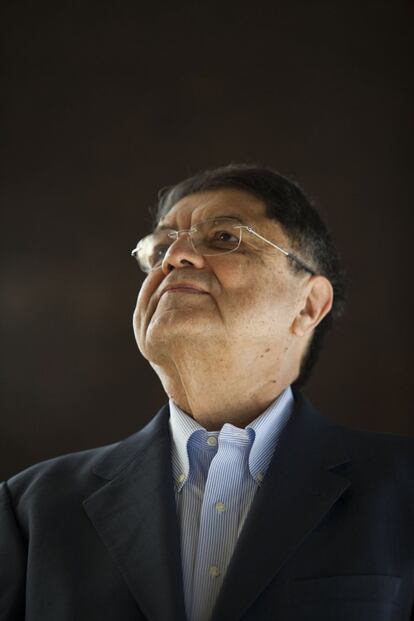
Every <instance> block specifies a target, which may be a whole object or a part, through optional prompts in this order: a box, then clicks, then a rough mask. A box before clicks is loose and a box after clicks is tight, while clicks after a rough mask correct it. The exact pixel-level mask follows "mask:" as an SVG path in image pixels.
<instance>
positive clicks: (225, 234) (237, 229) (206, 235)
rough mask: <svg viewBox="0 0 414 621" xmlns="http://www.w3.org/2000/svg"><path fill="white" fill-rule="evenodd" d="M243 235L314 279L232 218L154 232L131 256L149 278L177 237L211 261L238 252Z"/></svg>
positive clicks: (297, 261) (264, 239)
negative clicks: (282, 257)
mask: <svg viewBox="0 0 414 621" xmlns="http://www.w3.org/2000/svg"><path fill="white" fill-rule="evenodd" d="M243 231H246V233H248V234H250V235H254V236H256V237H258V238H259V239H261V240H262V241H264V242H265V243H266V244H270V246H272V247H273V248H276V250H279V251H280V252H281V253H282V254H284V255H285V256H286V257H288V258H289V259H290V260H291V261H293V262H294V263H296V264H297V265H298V267H300V268H301V269H303V270H305V271H306V272H309V273H310V274H313V275H315V274H316V272H315V271H314V270H313V269H311V268H310V267H308V266H307V265H306V264H305V263H304V262H303V261H301V259H299V258H298V257H296V256H295V255H293V254H292V253H291V252H288V251H287V250H284V249H283V248H281V247H280V246H278V245H277V244H274V243H273V242H271V241H269V240H268V239H266V238H265V237H263V236H262V235H260V234H259V233H257V232H256V231H255V230H254V229H253V228H252V227H251V226H247V225H244V224H238V223H237V221H235V220H234V219H233V218H214V219H210V220H205V221H204V222H199V223H198V224H196V225H195V226H192V227H191V228H190V229H181V230H180V231H176V230H173V229H168V228H165V229H164V228H160V229H157V230H155V231H154V232H153V233H151V234H150V235H147V236H146V237H144V238H143V239H141V241H139V242H138V244H137V246H136V248H134V250H133V251H132V252H131V256H133V257H135V259H136V260H137V262H138V265H139V267H140V268H141V270H142V271H143V272H145V273H146V274H148V273H149V272H152V271H153V270H156V269H159V268H160V267H161V265H162V262H163V260H164V258H165V255H166V254H167V252H168V249H169V248H170V246H171V245H172V244H173V243H174V242H175V241H176V240H177V239H178V238H179V236H180V235H188V237H189V238H190V242H191V245H192V247H193V249H194V251H195V252H196V253H197V254H200V255H202V256H204V257H213V256H217V255H221V254H230V253H232V252H236V251H237V250H238V249H239V248H240V244H241V242H242V235H243Z"/></svg>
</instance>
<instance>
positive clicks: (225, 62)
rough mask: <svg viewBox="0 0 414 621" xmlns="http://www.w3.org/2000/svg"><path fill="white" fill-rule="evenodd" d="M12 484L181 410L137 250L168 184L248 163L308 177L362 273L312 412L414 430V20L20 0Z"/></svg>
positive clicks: (9, 177) (352, 265)
mask: <svg viewBox="0 0 414 621" xmlns="http://www.w3.org/2000/svg"><path fill="white" fill-rule="evenodd" d="M1 13H2V14H1V25H0V28H1V38H2V41H3V67H2V90H1V101H2V106H3V111H2V121H3V123H2V125H3V129H2V147H1V148H2V169H1V170H2V172H1V175H2V190H1V194H2V196H1V198H2V228H1V242H2V251H3V260H2V272H1V293H2V306H1V308H2V310H1V320H2V324H1V325H2V328H1V329H2V345H1V357H2V365H1V368H2V370H1V399H2V416H1V421H0V454H1V472H0V478H2V477H6V476H9V475H10V474H12V473H14V472H16V471H17V470H19V469H21V468H23V467H26V466H28V465H29V464H32V463H34V462H36V461H39V460H41V459H44V458H47V457H51V456H54V455H57V454H60V453H64V452H68V451H73V450H80V449H83V448H89V447H92V446H97V445H101V444H104V443H109V442H113V441H116V440H118V439H120V438H122V437H124V436H126V435H128V434H130V433H132V432H134V431H135V430H136V429H137V428H138V427H140V426H141V425H142V424H143V423H144V422H145V421H147V420H148V419H150V418H151V417H152V416H153V414H154V413H155V411H156V409H157V408H158V406H160V405H161V404H162V403H163V402H164V401H165V396H164V394H163V391H162V389H161V386H160V384H159V382H158V379H157V378H156V376H155V375H154V373H153V372H152V370H151V369H150V367H149V366H148V365H147V363H146V362H145V361H144V360H143V359H142V358H141V357H140V355H139V353H138V351H137V349H136V345H135V342H134V338H133V333H132V328H131V315H132V311H133V307H134V303H135V299H136V294H137V290H138V287H139V285H140V282H141V277H140V275H139V273H138V270H137V268H136V265H135V264H134V261H133V260H132V259H131V258H130V256H129V254H130V250H131V249H132V248H133V247H134V245H135V243H136V241H137V239H138V238H139V237H140V235H142V234H143V233H144V232H146V230H147V226H148V219H147V215H146V210H147V207H148V206H149V205H150V204H152V203H153V202H154V200H155V197H156V192H157V190H158V188H159V187H161V186H164V185H168V184H170V183H173V182H175V181H177V180H179V179H181V178H183V177H185V176H187V175H188V174H190V173H193V172H195V171H197V170H198V169H200V168H205V167H211V166H217V165H222V164H225V163H228V162H230V161H248V162H253V161H254V162H259V163H263V164H269V165H271V166H273V167H275V168H277V169H279V170H280V171H281V172H283V173H286V174H289V175H293V177H294V178H296V179H297V180H299V181H300V182H301V183H302V185H303V186H304V188H305V190H307V191H308V192H309V193H310V195H311V196H313V197H314V198H316V200H317V202H318V204H319V205H320V208H321V211H322V214H323V215H324V217H325V219H326V221H327V222H328V225H329V226H330V228H331V230H332V233H333V235H334V238H335V239H336V240H337V244H338V246H339V248H340V251H341V254H342V256H343V259H344V261H345V264H346V265H347V268H348V272H349V279H350V297H349V305H348V313H347V316H346V318H345V319H344V320H342V321H341V323H340V324H339V325H338V328H337V330H336V331H335V333H333V334H332V335H331V336H330V338H329V341H328V342H327V345H326V348H325V350H324V353H323V355H322V358H321V360H320V362H319V365H318V367H317V370H316V372H315V374H314V377H313V378H312V380H311V382H310V383H309V385H308V387H307V390H306V393H307V394H308V395H309V396H310V397H311V398H312V399H313V400H314V402H315V403H316V404H317V405H318V406H320V407H321V409H322V411H323V412H324V413H325V414H326V415H328V416H330V417H331V418H332V419H334V420H337V421H339V422H343V423H346V424H348V425H352V426H356V427H361V428H368V429H372V430H383V431H393V432H400V433H414V421H413V419H412V417H411V411H410V410H411V408H410V407H409V401H410V379H411V373H410V371H411V369H410V367H411V365H410V363H411V345H410V343H409V341H410V337H411V324H412V315H411V313H410V310H409V299H410V292H411V288H412V269H411V267H410V258H411V256H412V252H413V229H412V226H411V223H410V215H411V204H412V202H411V201H412V196H411V188H410V185H409V184H410V173H411V166H412V158H411V149H412V142H411V141H412V129H413V127H412V116H411V115H412V103H413V102H412V99H411V98H410V96H409V91H410V86H411V84H410V82H412V51H413V36H412V21H413V9H412V5H411V4H410V3H408V2H399V1H396V0H390V1H388V2H375V1H369V2H363V1H362V2H352V1H350V0H347V1H346V2H345V1H344V2H335V1H332V0H331V1H326V2H313V1H309V0H307V1H305V0H304V1H303V2H294V1H291V2H289V3H278V2H276V1H274V2H256V3H245V4H243V3H240V2H223V3H211V2H210V3H208V2H197V1H192V2H189V1H187V2H177V3H175V2H174V3H172V2H166V3H165V4H164V5H161V4H158V5H157V6H154V8H152V9H151V8H148V7H147V8H143V5H141V4H140V3H139V2H135V3H132V2H128V3H125V2H119V3H115V2H112V3H108V2H105V1H100V2H97V1H96V2H78V3H77V2H72V3H62V2H56V3H53V4H52V3H49V4H47V3H42V2H41V1H38V2H19V1H13V2H11V1H9V2H2V9H1Z"/></svg>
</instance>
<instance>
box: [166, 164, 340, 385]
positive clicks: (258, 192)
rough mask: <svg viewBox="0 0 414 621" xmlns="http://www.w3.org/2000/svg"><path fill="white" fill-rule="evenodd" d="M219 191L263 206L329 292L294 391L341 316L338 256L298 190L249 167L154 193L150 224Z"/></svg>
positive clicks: (273, 174) (276, 175)
mask: <svg viewBox="0 0 414 621" xmlns="http://www.w3.org/2000/svg"><path fill="white" fill-rule="evenodd" d="M220 188H236V189H239V190H244V191H245V192H249V193H250V194H252V195H254V196H255V197H257V198H259V199H260V200H261V201H262V202H263V203H264V204H265V207H266V213H267V216H268V217H269V218H272V219H273V220H276V221H277V222H278V223H279V224H280V225H281V226H282V228H283V230H284V232H285V233H286V234H287V236H288V238H289V241H290V244H291V246H292V248H293V249H294V250H295V251H296V252H297V253H298V254H299V256H300V257H301V258H302V259H303V260H304V261H305V262H307V263H308V265H309V267H311V268H312V269H313V270H314V271H315V272H316V273H317V274H321V275H323V276H325V277H326V278H327V279H328V280H329V281H330V283H331V285H332V287H333V292H334V301H333V305H332V309H331V311H330V312H329V313H328V314H327V315H326V316H325V317H324V319H323V320H322V321H321V323H320V324H318V325H317V327H316V328H315V330H314V333H313V336H312V339H311V341H310V343H309V345H308V347H307V349H306V351H305V353H304V355H303V357H302V361H301V366H300V372H299V375H298V377H297V378H296V380H295V382H294V386H295V387H297V388H300V387H301V386H303V385H304V384H305V382H306V381H307V380H308V379H309V377H310V374H311V371H312V369H313V367H314V365H315V362H316V360H317V358H318V356H319V353H320V351H321V349H322V344H323V341H324V337H325V334H326V333H327V332H328V331H329V330H330V328H331V327H332V324H333V321H334V320H335V319H337V318H338V317H340V316H341V315H342V314H343V311H344V305H345V289H346V286H345V274H344V270H343V268H342V266H341V262H340V258H339V255H338V252H337V250H336V248H335V246H334V244H333V242H332V239H331V236H330V235H329V232H328V230H327V228H326V226H325V224H324V223H323V221H322V219H321V217H320V215H319V214H318V212H317V211H316V209H315V207H314V206H313V204H312V202H311V200H310V199H309V198H308V197H307V196H306V195H305V193H304V192H303V190H302V189H301V188H300V187H299V185H298V184H297V183H296V182H294V181H292V180H291V179H288V178H287V177H285V176H283V175H281V174H280V173H278V172H276V171H275V170H272V169H271V168H267V167H263V166H258V165H255V164H230V165H228V166H223V167H220V168H215V169H213V170H204V171H201V172H198V173H196V174H195V175H193V176H192V177H189V178H188V179H184V181H180V182H179V183H177V184H176V185H173V186H170V187H167V188H163V189H162V190H160V192H159V193H158V205H157V207H156V209H155V220H156V223H158V222H159V220H160V219H161V218H162V217H163V216H165V215H166V214H167V213H168V211H169V210H170V209H171V208H172V207H173V205H175V204H176V203H177V202H178V201H179V200H181V199H182V198H184V197H185V196H189V195H190V194H195V193H196V192H206V191H208V190H216V189H220ZM289 265H290V268H291V269H292V270H293V271H295V272H298V271H301V270H302V268H301V267H300V266H298V265H297V263H295V262H294V261H289Z"/></svg>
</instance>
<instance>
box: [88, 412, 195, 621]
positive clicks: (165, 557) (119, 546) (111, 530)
mask: <svg viewBox="0 0 414 621" xmlns="http://www.w3.org/2000/svg"><path fill="white" fill-rule="evenodd" d="M168 415H169V411H168V407H167V406H166V407H164V408H163V409H162V410H161V411H160V412H159V413H158V414H157V416H156V417H155V418H154V419H153V420H152V421H151V422H150V423H149V424H148V425H147V427H145V429H143V430H142V431H140V432H138V433H137V434H135V435H133V436H131V437H130V438H128V439H127V440H125V441H123V442H121V443H120V444H119V445H117V446H116V447H115V449H113V450H112V451H111V452H110V453H109V454H107V455H106V457H105V458H104V460H103V461H102V462H101V463H100V464H98V466H97V467H96V469H95V472H96V473H97V474H98V475H99V476H100V477H103V478H105V479H107V480H108V481H109V482H107V483H106V484H105V485H104V486H103V487H101V488H100V489H99V490H98V491H97V492H95V493H94V494H92V496H90V497H89V498H87V499H86V500H85V501H84V503H83V505H84V508H85V511H86V513H87V514H88V516H89V519H90V520H91V522H92V524H93V525H94V527H95V528H96V530H97V532H98V534H99V536H100V538H101V540H102V542H103V543H104V545H105V546H106V547H107V549H108V551H109V553H110V555H111V556H112V558H113V560H114V562H115V563H116V564H117V566H118V568H119V570H120V571H121V573H122V575H123V577H124V579H125V582H126V583H127V585H128V587H129V589H130V591H131V593H132V595H133V596H134V598H135V599H136V601H137V603H138V605H139V607H140V608H141V610H142V612H143V613H144V615H145V616H146V617H147V618H148V620H149V621H165V619H171V620H174V621H184V619H185V610H184V599H183V586H182V572H181V561H180V545H179V530H178V524H177V517H176V506H175V498H174V489H173V480H172V474H171V457H170V454H171V451H170V439H169V430H168Z"/></svg>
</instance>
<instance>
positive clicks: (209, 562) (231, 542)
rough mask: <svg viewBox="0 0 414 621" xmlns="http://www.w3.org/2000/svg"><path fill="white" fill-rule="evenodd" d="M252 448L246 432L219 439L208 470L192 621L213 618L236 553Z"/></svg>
mask: <svg viewBox="0 0 414 621" xmlns="http://www.w3.org/2000/svg"><path fill="white" fill-rule="evenodd" d="M210 437H211V436H210ZM249 448H250V446H249V438H248V436H247V434H245V433H243V434H241V435H240V437H237V435H236V437H232V438H231V437H224V436H223V437H222V436H220V442H219V449H218V451H217V453H216V455H215V457H214V459H213V460H212V462H211V465H210V468H209V470H208V476H207V480H206V485H205V489H204V497H203V503H202V507H201V515H200V528H199V538H198V546H197V554H196V559H195V564H194V579H193V598H192V607H191V615H190V619H191V621H207V620H208V619H209V618H210V615H211V612H212V609H213V606H214V603H215V601H216V599H217V596H218V593H219V591H220V588H221V586H222V583H223V579H224V576H225V574H226V571H227V567H228V565H229V562H230V559H231V556H232V553H233V551H234V548H235V544H236V540H237V536H238V530H239V529H238V527H239V519H240V501H241V495H242V486H243V480H244V478H245V477H246V469H247V467H248V466H247V464H248V453H249Z"/></svg>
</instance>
